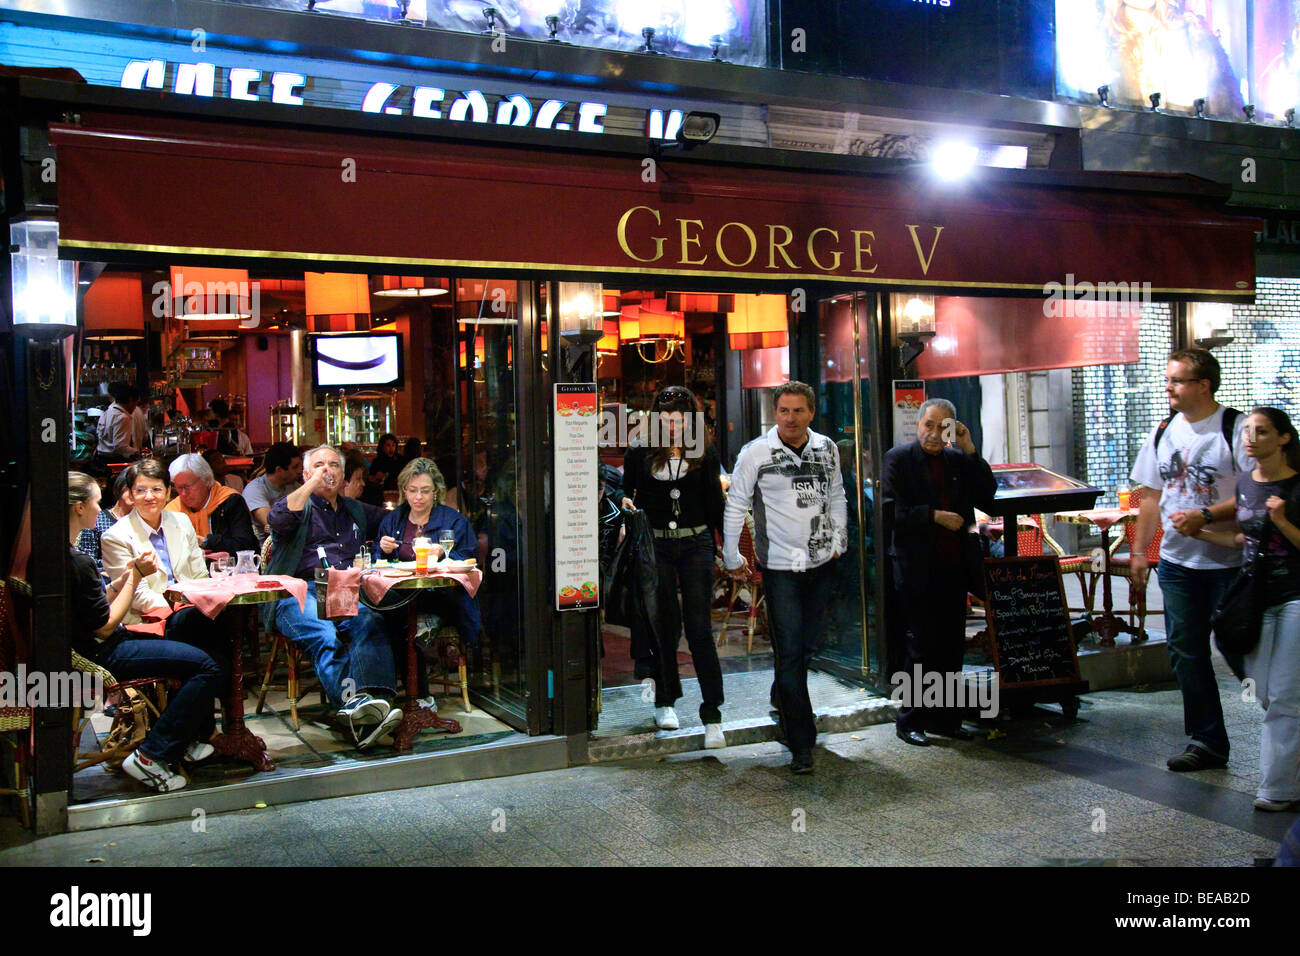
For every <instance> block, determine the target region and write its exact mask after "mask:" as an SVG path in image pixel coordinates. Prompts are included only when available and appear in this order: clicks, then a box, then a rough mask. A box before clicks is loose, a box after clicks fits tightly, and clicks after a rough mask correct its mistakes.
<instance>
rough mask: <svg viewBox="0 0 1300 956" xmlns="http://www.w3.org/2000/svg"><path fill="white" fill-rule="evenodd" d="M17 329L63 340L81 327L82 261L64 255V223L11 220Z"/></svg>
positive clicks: (11, 255) (13, 285)
mask: <svg viewBox="0 0 1300 956" xmlns="http://www.w3.org/2000/svg"><path fill="white" fill-rule="evenodd" d="M9 262H10V282H11V287H12V288H11V291H12V293H13V308H14V331H15V332H18V333H20V334H22V335H25V336H27V337H28V338H31V339H61V338H64V337H65V336H68V335H71V334H72V333H73V332H74V331H75V330H76V328H77V264H76V263H75V262H73V261H72V260H70V259H60V258H59V223H58V221H57V220H55V219H28V220H23V221H19V222H14V223H11V224H10V225H9Z"/></svg>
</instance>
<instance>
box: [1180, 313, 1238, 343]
mask: <svg viewBox="0 0 1300 956" xmlns="http://www.w3.org/2000/svg"><path fill="white" fill-rule="evenodd" d="M1187 315H1188V317H1189V318H1190V319H1191V323H1192V340H1193V341H1194V342H1195V343H1196V347H1197V348H1201V349H1215V348H1218V347H1219V346H1221V345H1227V344H1228V343H1229V342H1232V341H1234V339H1233V337H1232V336H1231V335H1229V334H1228V332H1229V329H1230V328H1231V326H1232V303H1230V302H1189V303H1188V304H1187Z"/></svg>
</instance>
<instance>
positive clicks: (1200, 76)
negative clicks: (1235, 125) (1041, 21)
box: [1056, 0, 1300, 122]
mask: <svg viewBox="0 0 1300 956" xmlns="http://www.w3.org/2000/svg"><path fill="white" fill-rule="evenodd" d="M1103 86H1105V87H1109V90H1108V92H1109V105H1110V106H1125V107H1136V108H1142V109H1149V108H1150V107H1151V96H1152V95H1153V94H1157V93H1158V94H1160V101H1159V106H1160V108H1161V109H1162V110H1167V111H1170V112H1182V113H1187V114H1195V113H1196V103H1197V100H1204V103H1203V104H1202V112H1203V115H1204V116H1205V117H1206V118H1209V119H1220V120H1235V121H1238V122H1247V116H1246V111H1245V109H1246V107H1247V106H1253V107H1254V108H1255V121H1256V122H1269V121H1280V120H1281V119H1282V118H1283V117H1284V116H1285V114H1286V111H1287V110H1288V109H1294V108H1295V107H1297V106H1300V3H1296V2H1295V0H1254V2H1253V3H1252V2H1247V0H1057V3H1056V87H1057V95H1058V96H1060V97H1062V98H1065V99H1074V100H1078V101H1080V102H1085V103H1094V104H1095V103H1097V102H1098V99H1099V97H1098V92H1097V91H1098V89H1099V88H1101V87H1103Z"/></svg>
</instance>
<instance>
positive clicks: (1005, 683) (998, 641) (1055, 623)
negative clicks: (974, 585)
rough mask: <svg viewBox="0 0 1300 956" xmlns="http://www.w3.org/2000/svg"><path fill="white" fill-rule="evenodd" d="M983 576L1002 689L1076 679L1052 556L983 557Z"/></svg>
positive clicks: (1069, 632)
mask: <svg viewBox="0 0 1300 956" xmlns="http://www.w3.org/2000/svg"><path fill="white" fill-rule="evenodd" d="M984 579H985V581H986V582H987V584H988V588H987V594H986V597H985V605H986V606H985V612H986V614H987V617H988V627H989V636H990V638H992V640H991V642H990V643H991V644H992V646H993V666H994V667H995V668H996V669H997V672H998V684H999V686H1000V687H1001V688H1002V689H1003V690H1006V689H1008V688H1011V687H1037V686H1041V685H1044V684H1064V683H1070V682H1074V681H1077V680H1079V664H1078V661H1077V660H1076V659H1075V656H1074V632H1073V631H1072V630H1071V629H1070V616H1069V613H1068V611H1067V610H1066V604H1065V589H1064V588H1063V587H1062V585H1061V567H1060V565H1059V564H1058V563H1057V560H1056V557H1055V556H1054V555H1047V556H1044V557H1026V558H1000V559H998V558H988V559H986V560H985V561H984Z"/></svg>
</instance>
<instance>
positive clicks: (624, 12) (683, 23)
mask: <svg viewBox="0 0 1300 956" xmlns="http://www.w3.org/2000/svg"><path fill="white" fill-rule="evenodd" d="M234 2H236V3H241V4H243V5H245V6H254V7H268V8H271V9H278V10H299V11H300V10H304V9H306V7H307V3H306V0H234ZM488 7H490V8H491V9H492V10H494V11H495V12H496V15H495V17H494V18H493V21H492V24H491V25H492V26H494V27H495V28H496V29H497V30H498V31H500V32H502V33H503V34H504V35H505V36H506V37H507V38H518V39H521V40H549V39H550V38H551V35H552V34H551V28H550V25H549V24H548V23H547V22H546V18H547V17H548V16H554V17H556V18H557V20H556V23H555V34H554V37H555V39H556V40H557V41H560V42H564V43H572V44H574V45H575V46H585V47H594V48H596V49H601V50H618V51H621V52H624V53H635V52H638V51H640V50H642V48H643V47H644V46H645V42H646V40H645V37H644V36H643V34H642V31H643V30H644V29H645V28H647V27H649V28H650V29H652V30H654V31H655V32H654V39H653V40H652V44H653V48H654V50H655V51H656V52H658V53H665V54H668V55H670V56H675V57H679V58H684V59H688V60H707V59H709V58H710V57H711V56H712V55H713V51H714V48H715V46H716V47H717V49H718V55H719V56H720V57H721V58H722V59H724V60H726V61H727V62H728V63H738V64H740V65H742V66H766V65H767V0H689V3H688V2H687V0H488V2H480V0H317V2H316V4H315V5H314V7H313V12H314V13H317V14H322V15H326V16H329V15H333V16H342V17H359V18H361V19H365V20H376V21H380V22H383V23H400V24H407V25H413V26H424V27H431V28H433V29H437V30H452V31H455V32H458V33H483V32H484V31H486V30H487V29H488V27H489V21H488V19H487V18H486V17H485V16H484V10H485V9H486V8H488Z"/></svg>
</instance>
